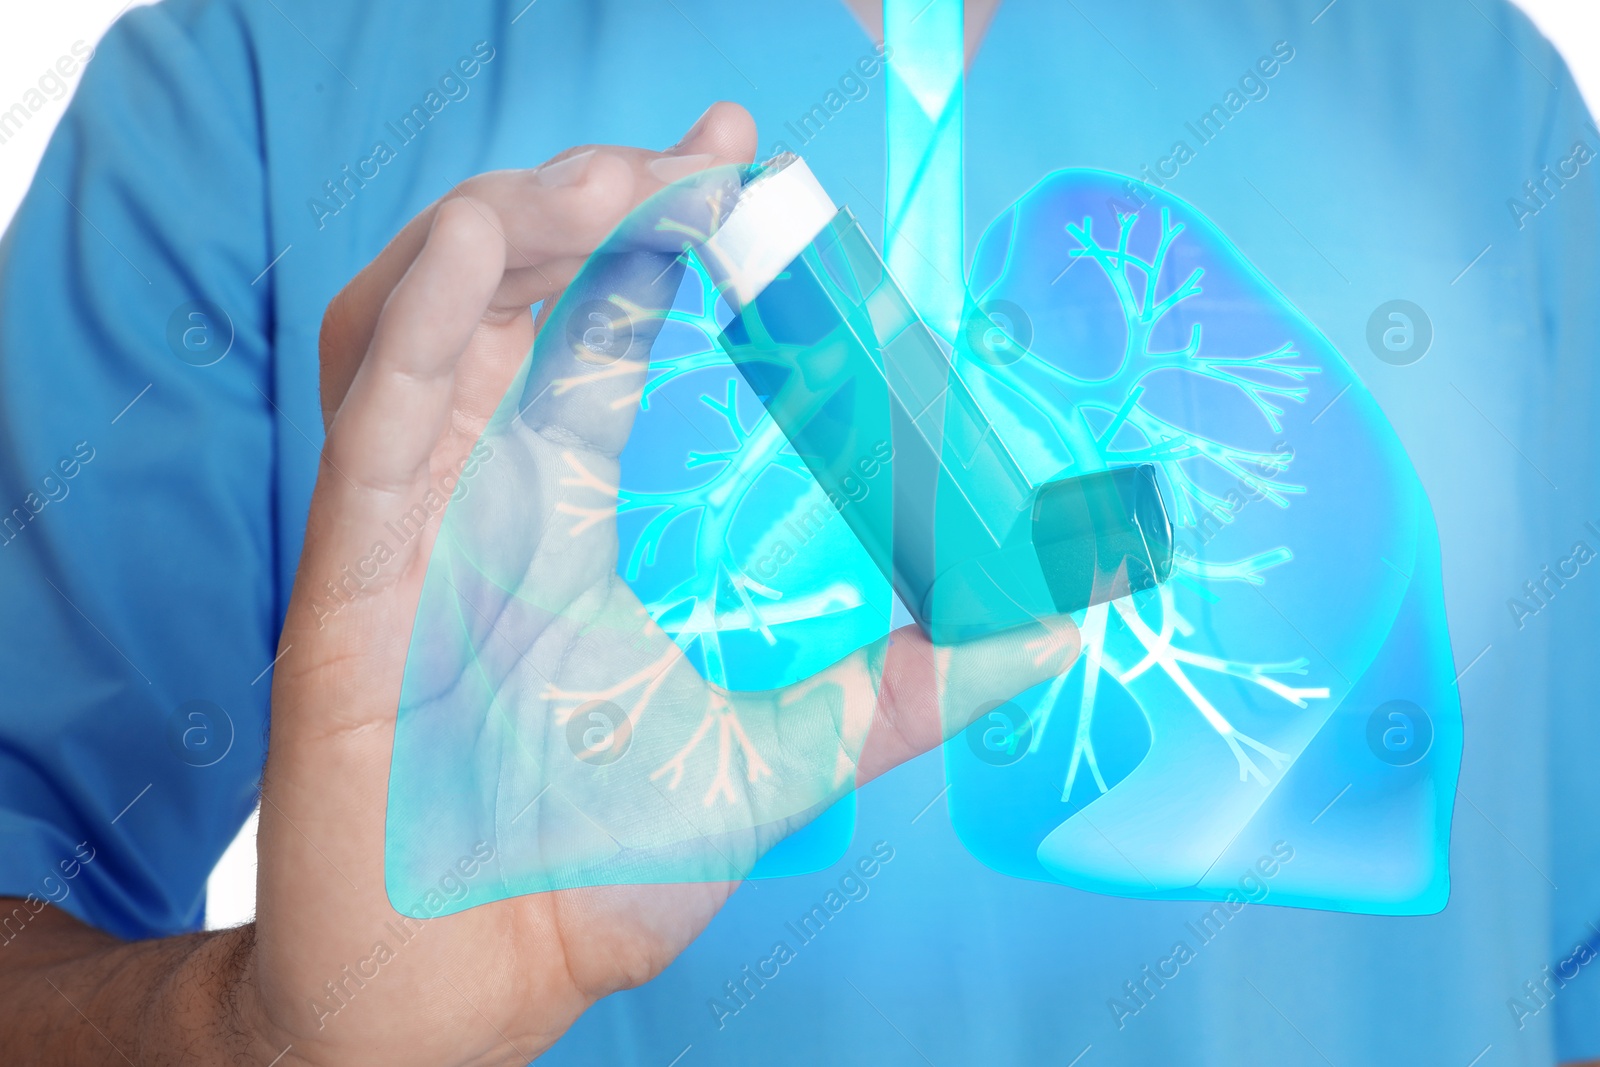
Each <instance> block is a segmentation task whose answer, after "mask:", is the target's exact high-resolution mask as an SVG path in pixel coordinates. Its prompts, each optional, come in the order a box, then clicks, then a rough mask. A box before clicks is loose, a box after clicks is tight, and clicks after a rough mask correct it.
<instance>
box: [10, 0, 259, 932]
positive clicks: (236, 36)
mask: <svg viewBox="0 0 1600 1067" xmlns="http://www.w3.org/2000/svg"><path fill="white" fill-rule="evenodd" d="M84 51H85V52H87V49H84ZM259 95H260V94H259V86H258V84H257V72H256V67H255V64H254V63H253V60H252V49H251V44H250V39H249V34H248V32H247V30H246V28H245V26H244V25H243V22H242V20H241V18H240V16H239V15H238V13H237V12H236V11H234V9H233V8H232V6H231V5H229V4H225V3H206V2H178V3H166V4H162V5H159V6H156V7H141V8H136V9H134V10H133V11H131V12H129V13H128V14H127V15H126V16H125V17H123V18H122V19H121V20H120V21H119V22H118V23H117V24H116V25H115V26H114V27H113V28H112V29H111V31H110V32H109V33H108V34H107V35H106V37H105V38H104V40H103V41H102V43H101V44H100V46H99V48H98V49H97V50H96V51H95V53H94V55H93V58H92V59H91V60H89V61H88V63H87V67H86V69H85V70H84V71H83V75H82V82H81V84H80V86H79V89H78V92H77V96H76V98H75V99H74V100H73V102H72V104H71V106H70V107H69V109H68V111H67V113H66V115H65V117H64V119H63V121H62V122H61V124H60V126H59V127H58V128H57V130H56V132H55V135H54V137H53V138H52V140H51V142H50V145H49V148H48V150H47V152H46V154H45V157H44V160H43V162H42V164H41V166H40V168H39V171H38V174H37V176H36V177H35V180H34V182H33V185H32V187H31V188H30V190H29V192H28V194H27V197H26V198H25V200H24V202H23V205H22V207H21V209H20V211H19V213H18V214H17V216H16V218H15V219H14V221H13V222H12V225H11V227H10V229H9V230H8V231H7V233H6V235H5V238H4V242H3V245H0V590H4V595H3V596H0V679H3V684H4V690H3V699H0V895H7V896H17V897H24V898H31V901H30V902H28V903H25V904H23V905H22V906H21V907H20V908H19V909H17V910H14V911H13V912H12V913H11V914H10V915H8V916H0V940H4V941H9V940H10V939H11V938H13V937H16V936H24V935H25V929H24V928H25V925H26V923H27V921H28V920H29V918H30V917H31V914H32V913H33V912H34V911H35V910H36V907H37V902H38V901H40V900H46V901H50V902H52V903H55V904H57V905H58V906H59V907H61V908H63V909H65V910H66V911H68V912H70V913H72V914H73V915H75V916H77V917H79V918H81V919H83V920H85V921H87V922H89V923H92V924H94V925H96V926H98V927H101V928H103V929H105V930H107V931H110V932H112V933H114V934H117V935H120V936H122V937H129V938H131V937H142V936H154V935H164V934H171V933H175V932H179V931H183V930H189V929H193V928H195V927H197V926H198V925H199V924H200V921H201V919H202V916H203V911H204V890H205V880H206V877H207V875H208V873H209V872H210V870H211V868H212V866H213V865H214V863H215V861H216V859H217V857H218V856H220V854H221V853H222V851H223V849H224V848H225V847H226V846H227V844H228V842H229V841H230V840H231V839H232V837H233V836H234V834H235V833H236V832H237V830H238V828H239V826H240V825H241V824H242V822H243V821H244V819H245V818H246V816H247V815H248V813H249V811H250V809H251V807H252V806H253V804H254V803H255V798H256V790H257V783H258V779H259V773H260V767H261V761H262V756H263V752H264V748H265V743H264V728H265V721H266V710H267V689H268V686H269V683H270V674H264V673H261V674H258V672H265V670H266V668H267V667H268V665H269V664H270V662H271V660H272V655H273V645H274V641H275V638H274V634H275V630H276V623H277V614H278V610H279V607H278V605H277V604H275V603H274V597H275V593H274V587H273V583H272V579H271V576H272V573H273V567H274V563H275V560H274V544H273V537H272V533H271V530H272V523H271V518H272V499H273V497H272V484H273V479H274V471H273V458H272V456H273V452H272V435H273V432H274V431H273V424H272V419H271V413H272V400H271V396H272V386H271V381H272V375H271V373H270V354H271V343H272V339H271V337H270V336H269V330H270V327H269V322H270V318H269V309H270V301H271V294H272V288H271V278H270V275H269V274H263V270H264V268H266V267H267V266H268V263H269V261H270V259H271V252H270V250H269V249H268V247H267V227H266V219H265V209H264V207H263V204H264V202H265V201H264V195H263V186H264V176H263V169H264V165H265V164H264V160H263V158H262V149H261V140H260V133H259V128H260V123H259V118H258V116H259V110H260V108H259Z"/></svg>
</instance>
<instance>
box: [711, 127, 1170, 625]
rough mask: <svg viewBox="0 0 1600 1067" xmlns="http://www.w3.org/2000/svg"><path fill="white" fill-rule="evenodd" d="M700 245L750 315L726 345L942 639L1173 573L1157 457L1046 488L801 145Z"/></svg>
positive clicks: (726, 291)
mask: <svg viewBox="0 0 1600 1067" xmlns="http://www.w3.org/2000/svg"><path fill="white" fill-rule="evenodd" d="M699 251H700V255H701V258H702V260H703V261H704V263H705V265H706V268H707V269H708V270H709V271H710V273H711V276H712V280H713V281H714V282H715V283H716V284H717V286H718V288H719V290H720V291H721V293H722V295H723V299H724V300H726V301H727V303H728V306H729V308H730V309H731V310H732V311H733V313H734V317H733V319H732V320H731V321H730V322H729V323H728V325H727V327H726V328H725V329H724V330H723V332H722V334H721V336H720V337H719V338H718V342H719V343H720V344H721V346H722V348H723V349H724V351H726V352H727V354H728V355H729V357H730V358H731V359H732V360H733V362H734V365H735V366H737V367H738V368H739V371H740V373H741V374H742V375H743V376H744V378H745V380H746V381H747V382H748V383H749V384H750V386H751V388H752V389H753V390H754V391H755V393H756V395H757V396H758V397H760V399H761V401H762V403H763V404H765V405H766V407H767V410H768V411H769V412H770V413H771V415H772V418H773V420H774V421H775V422H776V423H777V425H778V427H779V428H780V429H781V430H782V431H783V432H784V434H785V435H786V436H787V437H788V439H789V443H790V444H791V445H792V446H793V448H794V450H795V451H796V452H797V453H798V454H799V455H800V457H801V458H802V459H803V460H804V461H805V463H806V466H807V467H809V468H810V470H811V473H812V474H813V475H814V476H815V477H816V479H817V482H818V484H819V485H820V486H821V487H822V489H823V490H824V491H825V492H826V493H827V495H828V498H829V500H830V501H831V502H832V503H833V505H834V506H835V507H836V508H837V509H838V510H839V512H840V513H841V514H842V515H843V516H844V518H845V521H846V522H847V523H849V525H850V529H851V531H852V532H853V533H854V534H855V536H856V537H857V538H858V539H859V540H860V541H861V543H862V544H863V545H864V546H865V547H866V549H867V551H868V553H869V554H870V555H871V556H872V558H873V561H874V562H875V563H876V564H877V566H878V567H879V569H880V570H882V571H883V573H884V575H885V576H886V577H887V578H888V579H889V581H890V582H891V583H892V585H893V587H894V590H895V592H896V593H897V594H898V595H899V597H900V599H901V601H902V603H904V605H905V606H906V609H907V610H908V611H910V613H911V615H912V617H913V618H914V619H916V621H917V623H918V625H919V626H921V627H922V629H923V631H924V632H925V633H926V634H927V635H928V636H929V637H930V638H931V639H932V640H933V641H935V642H939V643H947V642H954V641H963V640H970V639H972V638H975V637H980V636H983V635H985V634H989V633H995V632H997V631H1001V630H1005V629H1009V628H1011V627H1014V626H1019V625H1023V624H1026V623H1028V622H1031V621H1034V620H1036V619H1039V618H1042V617H1044V616H1048V615H1056V614H1066V613H1071V612H1074V611H1078V610H1081V609H1083V608H1086V607H1088V606H1089V605H1091V604H1097V603H1101V602H1103V601H1107V600H1112V599H1115V598H1117V597H1122V596H1127V595H1128V594H1130V593H1134V592H1138V591H1139V590H1142V589H1148V588H1150V587H1152V586H1154V585H1155V584H1157V583H1158V582H1162V581H1165V580H1166V578H1167V576H1168V575H1169V574H1170V572H1171V569H1172V523H1171V521H1170V519H1169V517H1168V515H1167V511H1166V507H1165V505H1164V504H1163V502H1162V499H1161V493H1160V490H1159V487H1158V485H1157V482H1156V474H1155V468H1154V466H1152V465H1150V464H1141V465H1137V466H1124V467H1117V468H1111V469H1108V470H1101V471H1095V472H1092V473H1086V474H1080V475H1075V476H1070V477H1059V478H1056V479H1054V480H1051V481H1047V482H1045V483H1044V484H1042V485H1039V486H1033V485H1030V484H1029V482H1028V480H1027V479H1026V477H1024V475H1023V472H1022V469H1021V467H1020V466H1019V465H1018V463H1017V461H1016V459H1015V458H1014V457H1013V456H1012V455H1011V453H1010V452H1009V451H1008V450H1007V449H1006V446H1005V443H1004V442H1002V441H1001V440H1000V438H999V436H998V435H997V434H996V433H995V430H994V427H993V426H991V425H990V423H989V421H988V419H987V418H985V417H984V414H983V412H982V411H981V410H980V409H979V407H978V404H977V402H976V400H975V399H974V398H973V396H972V394H971V392H970V391H969V390H968V389H967V387H966V385H965V384H964V383H963V382H962V380H961V378H960V376H959V375H958V374H957V373H956V372H955V370H954V369H953V367H952V366H951V362H950V359H949V357H948V355H947V353H946V348H945V347H944V346H943V345H942V343H941V342H940V341H939V340H938V338H937V337H936V336H935V335H934V334H933V332H932V331H931V330H929V329H928V327H927V326H926V325H925V324H924V323H923V321H922V320H921V319H920V318H919V317H918V315H917V312H916V310H915V309H914V308H912V307H911V304H910V302H909V301H908V300H907V299H906V297H905V295H904V294H903V293H902V292H901V290H900V288H899V286H898V285H897V284H896V283H895V281H894V278H893V277H892V276H891V275H890V274H889V269H888V267H887V266H886V265H885V263H884V261H883V259H882V257H881V256H879V255H878V252H877V250H876V249H875V248H873V246H872V242H871V241H870V240H869V239H868V238H867V235H866V234H865V233H864V232H863V231H862V229H861V225H860V223H858V222H857V221H856V219H855V216H854V215H852V214H851V213H850V210H849V208H839V207H837V206H835V204H834V203H833V201H832V199H831V198H829V196H828V195H827V193H826V192H825V191H824V190H823V188H822V186H821V184H820V183H818V181H817V180H816V178H815V177H814V176H813V175H812V173H811V171H810V169H809V168H808V167H807V166H806V165H805V163H804V162H802V161H801V160H800V159H799V158H798V157H796V156H794V155H792V154H789V153H785V154H783V155H780V156H777V157H775V158H774V159H772V160H770V161H769V162H767V163H766V164H764V165H763V166H762V167H760V168H756V169H753V170H752V173H751V177H749V178H748V179H747V180H746V182H745V184H744V186H743V188H742V189H741V191H740V193H739V196H738V199H737V201H736V202H735V204H734V206H733V208H732V209H731V211H730V212H729V214H728V215H727V217H726V218H725V220H724V221H723V223H722V225H721V226H720V227H719V228H718V229H717V231H716V233H714V234H713V235H712V236H711V237H710V238H709V239H707V240H706V241H705V242H704V243H703V244H702V245H701V246H700V250H699ZM880 468H882V469H887V470H888V472H889V475H890V477H889V478H888V479H887V481H888V483H889V485H890V486H892V488H890V489H887V490H885V489H884V488H883V486H884V482H885V479H881V478H877V477H875V476H876V475H877V474H878V472H879V470H880Z"/></svg>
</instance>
